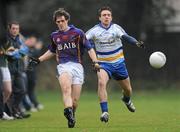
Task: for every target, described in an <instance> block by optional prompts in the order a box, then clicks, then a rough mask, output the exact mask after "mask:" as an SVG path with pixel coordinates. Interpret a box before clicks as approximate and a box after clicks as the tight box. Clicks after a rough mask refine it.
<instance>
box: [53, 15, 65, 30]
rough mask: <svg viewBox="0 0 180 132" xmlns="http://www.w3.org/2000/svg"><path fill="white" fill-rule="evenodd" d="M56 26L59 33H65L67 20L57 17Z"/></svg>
mask: <svg viewBox="0 0 180 132" xmlns="http://www.w3.org/2000/svg"><path fill="white" fill-rule="evenodd" d="M56 24H57V26H58V28H59V30H60V31H66V30H67V28H68V20H66V19H65V17H64V16H60V17H57V18H56Z"/></svg>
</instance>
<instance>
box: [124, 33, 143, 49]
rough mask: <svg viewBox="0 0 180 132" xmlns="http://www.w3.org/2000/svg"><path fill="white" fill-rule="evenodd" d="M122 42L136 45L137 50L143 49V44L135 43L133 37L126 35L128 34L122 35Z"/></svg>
mask: <svg viewBox="0 0 180 132" xmlns="http://www.w3.org/2000/svg"><path fill="white" fill-rule="evenodd" d="M122 40H123V41H126V42H128V43H130V44H133V45H136V46H137V47H139V48H143V49H144V48H145V45H144V42H143V41H137V40H136V39H135V38H134V37H132V36H130V35H128V34H124V35H122Z"/></svg>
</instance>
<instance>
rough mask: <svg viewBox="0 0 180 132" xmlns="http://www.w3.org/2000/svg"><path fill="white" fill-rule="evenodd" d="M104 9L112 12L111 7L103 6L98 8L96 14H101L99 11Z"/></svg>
mask: <svg viewBox="0 0 180 132" xmlns="http://www.w3.org/2000/svg"><path fill="white" fill-rule="evenodd" d="M104 10H108V11H110V12H111V14H112V9H111V8H110V7H109V6H103V7H101V8H100V9H99V10H98V15H99V16H101V12H102V11H104Z"/></svg>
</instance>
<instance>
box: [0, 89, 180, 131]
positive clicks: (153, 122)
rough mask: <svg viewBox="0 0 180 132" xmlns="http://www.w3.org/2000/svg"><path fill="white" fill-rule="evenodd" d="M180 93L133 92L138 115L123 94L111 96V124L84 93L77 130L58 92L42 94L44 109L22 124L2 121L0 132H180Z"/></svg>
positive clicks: (94, 99) (93, 98)
mask: <svg viewBox="0 0 180 132" xmlns="http://www.w3.org/2000/svg"><path fill="white" fill-rule="evenodd" d="M179 92H180V91H159V92H134V96H133V102H134V104H135V106H136V109H137V111H136V112H135V113H130V112H129V111H128V110H127V108H126V107H125V105H124V104H123V102H122V101H121V100H120V97H121V94H117V93H109V114H110V120H109V122H108V123H106V124H105V123H101V122H100V120H99V116H100V108H99V102H98V98H97V96H96V93H87V92H83V93H82V96H81V99H80V102H79V109H78V110H77V112H76V118H77V119H76V120H77V123H76V126H75V128H67V122H66V120H65V117H64V116H63V105H62V101H61V96H60V93H59V92H41V93H40V94H39V98H40V100H41V102H42V103H43V104H44V105H45V109H44V110H42V111H40V112H36V113H32V117H31V118H29V119H23V120H14V121H0V132H179V131H180V96H179Z"/></svg>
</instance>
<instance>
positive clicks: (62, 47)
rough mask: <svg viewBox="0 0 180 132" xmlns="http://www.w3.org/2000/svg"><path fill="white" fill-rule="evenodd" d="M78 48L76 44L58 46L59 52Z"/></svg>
mask: <svg viewBox="0 0 180 132" xmlns="http://www.w3.org/2000/svg"><path fill="white" fill-rule="evenodd" d="M74 48H76V44H75V42H69V43H61V44H58V45H57V49H58V50H66V49H74Z"/></svg>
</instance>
